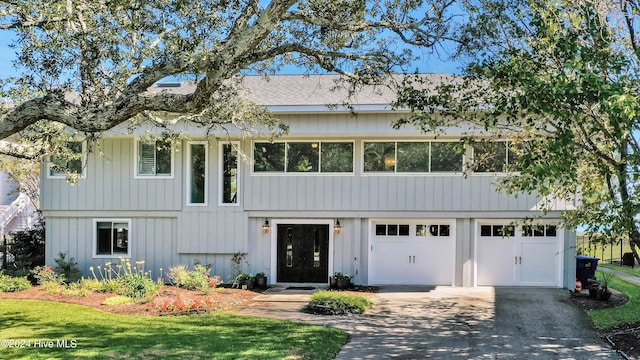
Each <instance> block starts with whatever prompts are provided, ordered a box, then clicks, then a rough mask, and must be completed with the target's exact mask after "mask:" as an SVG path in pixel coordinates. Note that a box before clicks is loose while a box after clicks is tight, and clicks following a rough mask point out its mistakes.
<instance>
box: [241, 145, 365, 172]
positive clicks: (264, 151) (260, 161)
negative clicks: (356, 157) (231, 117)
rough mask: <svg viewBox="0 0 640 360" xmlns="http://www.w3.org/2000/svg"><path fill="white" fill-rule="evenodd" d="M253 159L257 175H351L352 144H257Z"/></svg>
mask: <svg viewBox="0 0 640 360" xmlns="http://www.w3.org/2000/svg"><path fill="white" fill-rule="evenodd" d="M253 159H254V165H253V171H254V172H256V173H258V172H286V173H352V172H353V142H331V141H299V142H298V141H287V142H278V143H267V142H264V143H263V142H256V143H254V148H253Z"/></svg>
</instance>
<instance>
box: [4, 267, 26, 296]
mask: <svg viewBox="0 0 640 360" xmlns="http://www.w3.org/2000/svg"><path fill="white" fill-rule="evenodd" d="M30 287H31V281H29V279H27V277H26V276H22V277H11V276H9V275H5V274H3V273H1V272H0V292H14V291H21V290H27V289H29V288H30Z"/></svg>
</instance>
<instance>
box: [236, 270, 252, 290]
mask: <svg viewBox="0 0 640 360" xmlns="http://www.w3.org/2000/svg"><path fill="white" fill-rule="evenodd" d="M235 283H236V284H238V287H239V288H241V289H244V290H251V289H253V286H254V279H253V276H251V275H249V274H247V273H240V274H238V276H237V277H236V281H235Z"/></svg>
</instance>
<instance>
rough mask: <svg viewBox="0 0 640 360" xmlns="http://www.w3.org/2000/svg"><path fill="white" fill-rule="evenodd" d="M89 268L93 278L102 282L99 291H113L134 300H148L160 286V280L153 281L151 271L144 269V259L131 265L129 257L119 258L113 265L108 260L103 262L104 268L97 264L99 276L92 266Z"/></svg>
mask: <svg viewBox="0 0 640 360" xmlns="http://www.w3.org/2000/svg"><path fill="white" fill-rule="evenodd" d="M89 270H90V271H91V273H92V274H93V277H94V280H96V281H100V282H101V283H102V286H101V291H105V292H111V291H113V292H115V293H117V294H120V295H124V296H126V297H130V298H132V299H134V300H136V301H146V300H149V297H151V296H152V295H153V294H154V293H155V292H157V291H158V290H159V289H160V288H161V287H162V282H161V281H158V282H154V281H153V280H152V279H151V272H149V271H145V270H144V260H140V261H136V264H135V266H132V265H131V261H130V260H129V259H124V258H120V264H117V265H116V266H115V267H114V266H113V264H112V263H110V262H108V263H106V264H105V267H104V269H102V268H101V267H100V266H98V273H99V274H100V278H98V276H97V275H96V273H95V271H94V268H93V266H92V267H90V268H89Z"/></svg>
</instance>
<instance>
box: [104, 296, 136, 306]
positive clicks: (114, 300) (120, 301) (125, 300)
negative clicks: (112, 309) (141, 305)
mask: <svg viewBox="0 0 640 360" xmlns="http://www.w3.org/2000/svg"><path fill="white" fill-rule="evenodd" d="M133 302H134V301H133V299H132V298H130V297H127V296H122V295H118V296H111V297H108V298H106V299H104V301H103V302H102V304H103V305H126V304H131V303H133Z"/></svg>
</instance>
